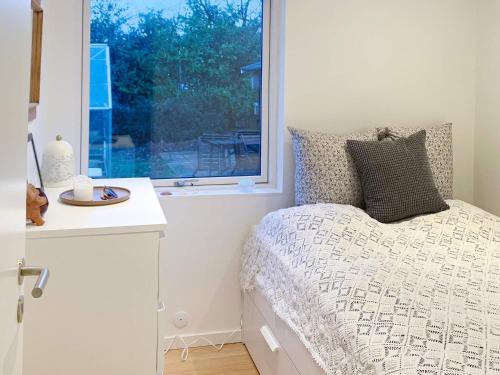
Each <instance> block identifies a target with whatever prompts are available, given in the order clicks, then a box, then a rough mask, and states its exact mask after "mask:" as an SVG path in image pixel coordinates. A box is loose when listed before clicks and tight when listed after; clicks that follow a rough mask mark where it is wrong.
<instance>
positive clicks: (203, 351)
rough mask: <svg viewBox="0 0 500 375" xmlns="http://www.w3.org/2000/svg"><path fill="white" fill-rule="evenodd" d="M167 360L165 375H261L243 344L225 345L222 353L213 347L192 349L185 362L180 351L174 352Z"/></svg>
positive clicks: (168, 354)
mask: <svg viewBox="0 0 500 375" xmlns="http://www.w3.org/2000/svg"><path fill="white" fill-rule="evenodd" d="M165 360H166V362H165V375H259V372H258V371H257V369H256V368H255V365H254V364H253V361H252V359H251V358H250V355H249V354H248V351H247V349H246V347H245V345H243V344H229V345H225V346H224V348H223V349H222V350H221V351H220V352H216V351H215V349H213V348H211V347H203V348H196V349H191V350H190V351H189V357H188V360H187V361H185V362H182V360H181V352H180V350H172V351H170V352H169V353H167V355H166V357H165Z"/></svg>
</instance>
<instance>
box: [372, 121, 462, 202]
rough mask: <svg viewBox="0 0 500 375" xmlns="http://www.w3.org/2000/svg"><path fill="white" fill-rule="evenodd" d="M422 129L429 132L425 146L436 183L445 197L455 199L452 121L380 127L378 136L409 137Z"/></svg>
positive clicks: (380, 138) (380, 137)
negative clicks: (425, 125) (436, 123)
mask: <svg viewBox="0 0 500 375" xmlns="http://www.w3.org/2000/svg"><path fill="white" fill-rule="evenodd" d="M420 130H425V131H426V133H427V141H426V144H425V147H426V149H427V155H428V157H429V163H430V165H431V170H432V175H433V177H434V183H435V184H436V187H437V188H438V190H439V193H440V194H441V197H442V198H443V199H453V125H452V124H451V123H448V124H444V125H439V126H435V127H431V128H423V127H413V128H412V127H402V126H398V127H394V126H390V127H387V128H378V129H377V131H378V138H379V140H382V139H383V138H385V137H391V136H396V137H398V136H399V137H408V136H410V135H412V134H414V133H417V132H419V131H420Z"/></svg>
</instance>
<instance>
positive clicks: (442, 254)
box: [241, 201, 500, 375]
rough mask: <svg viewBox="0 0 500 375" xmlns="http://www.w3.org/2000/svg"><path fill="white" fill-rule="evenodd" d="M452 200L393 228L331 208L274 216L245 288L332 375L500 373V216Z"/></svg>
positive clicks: (263, 230) (248, 251)
mask: <svg viewBox="0 0 500 375" xmlns="http://www.w3.org/2000/svg"><path fill="white" fill-rule="evenodd" d="M447 202H448V204H450V206H451V209H450V210H448V211H445V212H441V213H438V214H433V215H426V216H421V217H416V218H413V219H411V220H407V221H403V222H400V223H397V224H381V223H379V222H377V221H375V220H373V219H371V218H370V217H369V216H368V215H367V214H366V213H364V212H363V211H362V210H360V209H358V208H354V207H352V206H344V205H335V204H318V205H310V206H302V207H294V208H289V209H285V210H280V211H276V212H273V213H271V214H269V215H267V216H266V217H265V218H264V219H263V220H262V222H261V223H260V224H259V225H258V226H256V228H255V229H254V230H253V233H252V235H251V236H250V238H249V240H248V242H247V244H246V246H245V252H244V256H243V271H242V276H241V283H242V287H243V289H245V290H251V289H252V288H253V287H255V285H256V284H257V285H258V286H259V287H260V288H262V290H263V292H264V295H265V297H266V298H267V299H268V301H269V302H270V304H271V305H272V306H273V308H274V311H275V313H276V314H277V315H278V316H279V317H280V318H281V319H283V320H284V321H286V322H287V323H288V325H289V326H290V328H291V329H292V330H293V331H294V332H295V333H296V334H297V335H298V336H299V338H300V339H301V341H302V342H303V344H304V345H305V346H306V347H307V349H308V350H309V351H310V353H311V354H312V356H313V357H314V359H315V360H316V361H317V363H318V364H319V366H320V367H321V368H323V370H324V371H325V372H326V373H327V374H329V375H330V374H335V375H337V374H342V375H353V374H408V375H410V374H411V375H417V374H419V375H433V374H436V375H438V374H439V375H444V374H446V375H462V374H471V375H472V374H474V375H476V374H477V375H479V374H500V218H498V217H496V216H494V215H491V214H488V213H487V212H485V211H482V210H480V209H479V208H476V207H474V206H471V205H469V204H467V203H465V202H461V201H447ZM304 375H307V374H304Z"/></svg>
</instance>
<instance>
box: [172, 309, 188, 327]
mask: <svg viewBox="0 0 500 375" xmlns="http://www.w3.org/2000/svg"><path fill="white" fill-rule="evenodd" d="M173 322H174V326H176V327H177V328H184V327H186V326H187V325H188V324H189V314H188V313H187V312H185V311H178V312H177V313H176V314H175V315H174V320H173Z"/></svg>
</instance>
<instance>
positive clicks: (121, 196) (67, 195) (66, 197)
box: [59, 186, 131, 206]
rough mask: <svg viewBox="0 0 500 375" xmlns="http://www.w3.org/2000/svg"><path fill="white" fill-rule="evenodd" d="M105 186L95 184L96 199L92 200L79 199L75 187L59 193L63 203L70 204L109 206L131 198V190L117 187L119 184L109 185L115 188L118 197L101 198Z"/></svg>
mask: <svg viewBox="0 0 500 375" xmlns="http://www.w3.org/2000/svg"><path fill="white" fill-rule="evenodd" d="M104 187H105V186H94V199H93V200H91V201H77V200H75V197H74V196H73V189H71V190H67V191H65V192H63V193H61V194H60V195H59V199H60V200H61V202H62V203H66V204H70V205H72V206H109V205H110V204H117V203H121V202H125V201H126V200H128V199H129V198H130V194H131V193H130V190H128V189H125V188H122V187H117V186H107V187H110V188H111V189H113V191H114V192H115V193H116V195H118V198H112V199H106V200H103V199H101V193H102V190H103V189H104Z"/></svg>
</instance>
